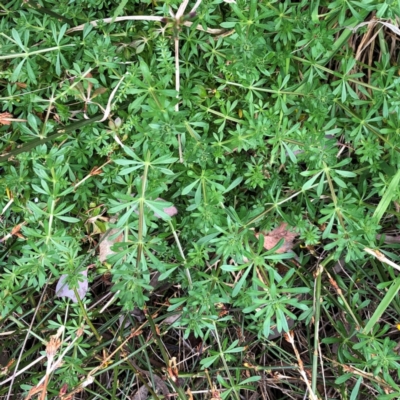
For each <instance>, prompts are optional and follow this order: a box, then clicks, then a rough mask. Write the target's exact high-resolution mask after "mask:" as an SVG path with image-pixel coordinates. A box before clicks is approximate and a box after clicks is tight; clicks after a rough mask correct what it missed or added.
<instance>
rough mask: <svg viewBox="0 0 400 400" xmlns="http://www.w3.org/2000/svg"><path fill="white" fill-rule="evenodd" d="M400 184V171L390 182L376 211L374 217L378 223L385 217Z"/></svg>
mask: <svg viewBox="0 0 400 400" xmlns="http://www.w3.org/2000/svg"><path fill="white" fill-rule="evenodd" d="M399 182H400V170H398V171H397V173H396V175H395V176H394V177H393V178H392V181H391V182H390V184H389V186H388V188H387V189H386V192H385V193H384V195H383V196H382V199H381V201H380V202H379V204H378V206H377V207H376V209H375V212H374V214H373V216H372V217H373V218H375V220H376V222H377V223H379V221H380V220H381V218H382V217H383V214H385V212H386V210H387V208H388V207H389V204H390V202H391V201H392V199H393V197H394V195H395V193H396V190H397V189H398V186H399Z"/></svg>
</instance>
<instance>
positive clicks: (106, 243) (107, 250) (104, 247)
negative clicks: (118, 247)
mask: <svg viewBox="0 0 400 400" xmlns="http://www.w3.org/2000/svg"><path fill="white" fill-rule="evenodd" d="M120 231H121V229H111V231H110V232H109V234H108V235H107V236H106V237H104V236H105V235H106V233H103V234H102V235H101V236H100V240H101V242H100V245H99V249H100V250H99V260H100V262H104V261H106V258H107V256H109V255H111V254H115V253H114V252H113V251H112V250H111V247H112V246H113V244H114V243H119V242H122V240H123V238H124V234H123V233H121V234H120V235H119V236H118V237H117V238H115V239H112V237H113V236H114V235H115V234H116V233H117V232H120Z"/></svg>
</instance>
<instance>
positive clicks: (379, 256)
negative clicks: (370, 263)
mask: <svg viewBox="0 0 400 400" xmlns="http://www.w3.org/2000/svg"><path fill="white" fill-rule="evenodd" d="M364 251H365V252H367V253H368V254H371V256H374V257H375V258H377V259H378V260H379V261H380V262H383V263H385V264H387V265H390V266H391V267H393V268H395V269H397V270H398V271H400V266H399V265H397V264H396V263H394V262H393V261H391V260H389V259H388V258H387V257H386V256H385V255H384V254H382V253H381V252H380V251H379V250H372V249H370V248H368V247H365V248H364Z"/></svg>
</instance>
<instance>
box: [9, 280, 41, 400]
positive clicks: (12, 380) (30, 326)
mask: <svg viewBox="0 0 400 400" xmlns="http://www.w3.org/2000/svg"><path fill="white" fill-rule="evenodd" d="M47 286H48V284H47V283H46V285H45V287H44V289H43V291H42V294H41V296H40V299H39V303H38V305H37V306H36V308H35V312H34V313H33V317H32V321H31V323H30V325H29V328H28V331H27V332H26V336H25V339H24V343H23V344H22V348H21V351H20V353H19V356H18V361H17V365H16V366H15V372H14V373H13V375H12V377H11V383H10V387H9V389H8V393H7V400H9V399H10V397H11V396H12V388H13V385H14V380H15V378H16V376H17V375H19V373H18V367H19V364H20V362H21V359H22V354H23V352H24V350H25V346H26V343H27V342H28V338H29V336H30V334H31V331H32V327H33V323H34V322H35V321H36V314H37V312H38V311H39V308H40V306H41V304H42V301H43V297H44V295H45V293H46V290H47ZM2 383H3V382H2Z"/></svg>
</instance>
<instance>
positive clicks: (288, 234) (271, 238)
mask: <svg viewBox="0 0 400 400" xmlns="http://www.w3.org/2000/svg"><path fill="white" fill-rule="evenodd" d="M262 235H263V236H264V248H265V249H267V250H271V249H272V248H273V247H275V246H276V245H277V244H278V242H279V241H280V240H281V239H283V240H284V242H283V245H282V246H281V247H280V248H279V249H278V250H277V251H276V252H277V253H279V254H282V253H286V252H288V251H290V250H292V248H293V241H294V239H295V238H296V236H298V235H299V234H298V233H296V232H292V231H290V230H289V228H288V225H287V224H286V223H285V222H283V223H281V224H280V225H279V226H278V227H277V228H275V229H274V230H272V231H271V232H268V233H264V232H262ZM259 236H260V233H256V238H257V239H258V238H259Z"/></svg>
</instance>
